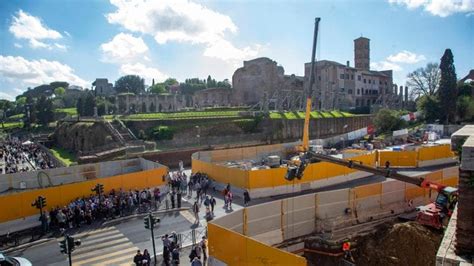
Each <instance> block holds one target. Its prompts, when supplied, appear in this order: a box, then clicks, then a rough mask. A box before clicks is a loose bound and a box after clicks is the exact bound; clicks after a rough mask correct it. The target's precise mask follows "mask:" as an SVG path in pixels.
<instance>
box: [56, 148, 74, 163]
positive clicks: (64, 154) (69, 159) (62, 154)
mask: <svg viewBox="0 0 474 266" xmlns="http://www.w3.org/2000/svg"><path fill="white" fill-rule="evenodd" d="M49 150H50V151H51V153H52V154H53V155H54V157H56V158H57V159H58V160H60V161H61V162H63V163H64V164H65V165H66V166H69V165H71V164H72V163H74V162H76V161H77V160H76V156H75V155H73V154H71V153H69V152H68V151H66V150H64V149H62V148H58V147H54V148H52V149H49Z"/></svg>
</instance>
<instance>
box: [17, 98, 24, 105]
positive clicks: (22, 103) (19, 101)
mask: <svg viewBox="0 0 474 266" xmlns="http://www.w3.org/2000/svg"><path fill="white" fill-rule="evenodd" d="M16 103H17V104H18V105H21V106H23V105H25V103H26V97H20V98H18V99H16Z"/></svg>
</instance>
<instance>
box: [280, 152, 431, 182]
mask: <svg viewBox="0 0 474 266" xmlns="http://www.w3.org/2000/svg"><path fill="white" fill-rule="evenodd" d="M300 161H301V163H300V165H299V166H298V167H289V168H288V173H287V179H291V178H293V177H297V178H299V179H300V178H302V177H303V172H304V169H305V168H306V166H307V165H308V164H310V163H314V162H318V161H323V162H328V163H333V164H337V165H342V166H345V167H348V168H354V169H356V170H359V171H364V172H368V173H372V174H374V175H381V176H385V177H389V178H393V179H396V180H399V181H402V182H406V183H409V184H413V185H416V186H419V187H427V184H426V182H424V181H425V180H424V179H423V178H414V177H410V176H406V175H402V174H399V173H397V172H396V171H395V170H393V169H378V168H375V167H372V166H370V165H364V164H362V163H361V162H359V161H353V160H344V159H339V158H335V157H333V156H329V155H324V154H320V153H315V152H313V151H308V152H306V153H305V154H304V155H303V156H302V157H301V159H300Z"/></svg>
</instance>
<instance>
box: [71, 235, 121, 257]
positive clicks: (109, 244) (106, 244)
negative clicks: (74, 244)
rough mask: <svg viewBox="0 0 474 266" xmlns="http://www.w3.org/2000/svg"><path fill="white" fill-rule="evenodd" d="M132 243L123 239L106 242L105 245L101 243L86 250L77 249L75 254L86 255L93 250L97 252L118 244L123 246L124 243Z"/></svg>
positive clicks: (85, 248)
mask: <svg viewBox="0 0 474 266" xmlns="http://www.w3.org/2000/svg"><path fill="white" fill-rule="evenodd" d="M127 242H128V243H130V240H128V238H121V239H117V240H114V241H110V242H105V243H101V244H98V245H94V246H89V247H84V249H82V248H81V249H77V250H76V251H75V252H76V253H77V254H82V253H85V252H90V251H92V250H96V249H102V248H105V247H107V246H112V245H117V244H118V243H121V244H124V243H127Z"/></svg>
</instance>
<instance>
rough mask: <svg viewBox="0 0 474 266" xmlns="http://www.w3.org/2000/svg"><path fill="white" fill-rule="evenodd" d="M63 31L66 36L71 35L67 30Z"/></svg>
mask: <svg viewBox="0 0 474 266" xmlns="http://www.w3.org/2000/svg"><path fill="white" fill-rule="evenodd" d="M63 32H64V34H66V36H67V37H71V34H69V32H67V31H63Z"/></svg>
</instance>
